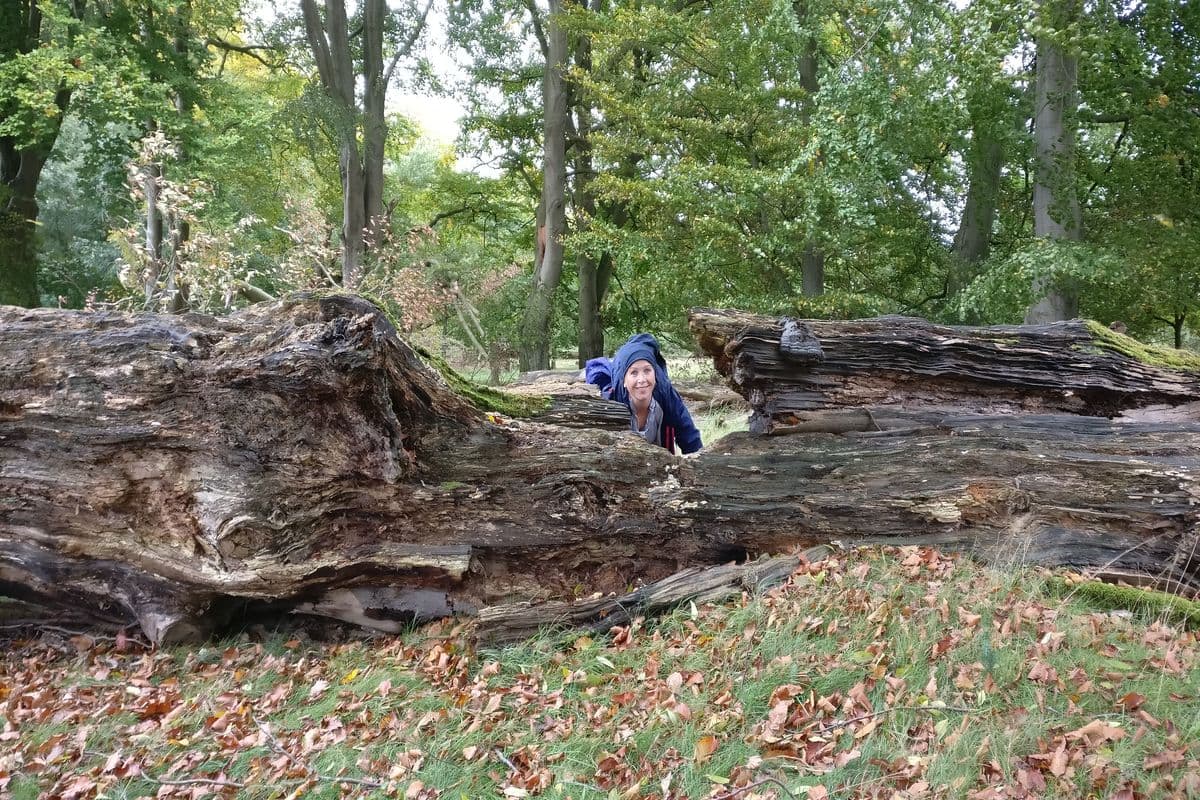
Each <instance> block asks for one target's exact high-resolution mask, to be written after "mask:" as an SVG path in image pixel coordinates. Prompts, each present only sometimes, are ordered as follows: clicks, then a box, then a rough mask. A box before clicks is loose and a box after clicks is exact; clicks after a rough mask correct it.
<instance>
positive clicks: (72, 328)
mask: <svg viewBox="0 0 1200 800" xmlns="http://www.w3.org/2000/svg"><path fill="white" fill-rule="evenodd" d="M756 320H757V321H756ZM775 322H776V323H779V324H777V325H776V326H775V327H772V325H771V324H768V322H765V321H763V319H762V318H751V317H746V316H740V317H739V316H737V315H730V314H726V315H723V316H719V315H715V314H713V313H711V312H704V313H701V314H698V315H696V316H695V317H694V318H693V327H694V329H695V330H697V332H698V333H699V335H700V337H701V342H702V344H704V346H705V347H706V348H707V349H709V350H710V351H711V352H716V353H718V356H717V361H718V364H719V365H720V366H722V367H724V368H727V369H728V368H732V369H733V371H734V374H735V380H738V379H740V380H743V381H744V380H745V379H746V378H747V376H751V377H754V376H756V377H754V380H752V381H751V384H750V386H751V389H750V392H749V393H750V396H751V399H752V400H755V401H756V402H757V405H756V408H758V409H759V412H760V414H764V413H767V412H768V411H770V407H769V405H767V406H764V405H762V404H763V403H767V404H770V403H772V402H775V400H776V399H778V398H779V397H783V396H784V395H783V394H779V393H776V394H772V393H770V392H769V391H768V389H769V385H768V380H767V374H768V372H770V373H772V374H774V375H776V378H775V379H776V380H778V381H780V382H781V383H782V382H791V384H792V385H798V384H799V383H802V382H803V381H804V380H806V378H804V376H805V375H809V378H808V380H810V382H811V383H812V386H813V387H814V389H813V393H816V392H817V391H818V388H817V387H819V391H820V392H823V393H824V394H825V396H826V398H827V400H828V402H827V403H826V405H827V406H832V407H834V410H833V411H827V412H826V417H825V418H824V419H823V420H809V423H810V425H809V427H810V429H811V430H813V432H806V433H804V432H794V433H793V434H792V435H787V436H783V435H775V436H756V435H752V434H735V435H733V436H730V437H726V438H725V439H723V440H721V441H719V442H716V443H713V444H711V445H710V447H709V448H708V449H707V450H706V451H705V453H704V454H703V455H702V456H701V457H699V458H696V459H686V460H678V459H676V458H675V457H673V456H671V455H670V454H668V453H667V452H666V451H665V450H663V449H662V448H657V447H653V446H650V445H648V444H647V443H645V442H644V441H641V440H640V439H638V438H637V437H633V436H629V435H627V434H625V433H624V432H612V431H608V430H592V429H568V428H564V427H560V426H557V425H549V424H538V423H535V422H528V421H525V422H520V423H514V424H498V423H497V422H496V421H495V420H496V419H497V418H496V417H495V416H494V415H484V414H483V413H481V412H479V411H477V410H475V408H473V407H472V406H470V405H468V404H467V403H466V402H465V401H464V400H463V399H462V398H461V397H459V396H458V395H455V394H453V393H452V392H450V391H449V390H448V389H447V388H446V383H445V382H444V380H443V379H442V378H441V376H439V375H437V374H435V373H433V372H431V371H430V370H429V368H428V367H426V366H425V365H424V363H423V362H422V361H421V360H420V359H419V358H418V357H417V355H416V354H415V353H414V351H412V350H411V349H409V347H408V346H407V345H406V344H405V343H404V342H403V341H401V340H400V339H399V338H398V337H397V334H396V331H395V329H394V328H393V327H392V326H391V324H390V323H389V322H388V321H387V320H386V318H384V316H383V315H382V313H381V312H379V310H378V309H377V308H375V307H374V306H372V305H371V304H369V303H367V302H366V301H364V300H361V299H359V298H355V297H352V296H337V295H335V296H326V297H321V298H316V297H310V296H304V295H300V296H296V297H293V298H289V299H286V300H283V301H279V302H276V303H273V304H260V305H256V306H252V307H250V308H248V309H246V310H244V311H242V312H239V313H238V314H235V315H233V316H230V317H226V318H220V319H217V318H212V317H207V316H201V315H186V314H185V315H180V316H155V315H140V316H129V315H120V314H115V313H110V312H100V313H83V312H71V311H61V310H49V309H41V310H33V311H26V310H23V309H17V308H11V307H8V308H4V309H0V375H4V376H5V379H4V381H3V382H2V383H0V441H2V442H3V447H0V591H3V592H4V593H6V594H10V595H13V596H16V597H20V598H23V599H28V600H35V601H38V602H40V603H43V604H49V605H55V606H58V607H64V608H71V609H75V610H79V609H84V610H86V612H87V613H90V614H92V615H93V616H94V617H96V618H98V619H104V620H108V621H111V622H115V623H126V622H129V621H131V620H132V621H136V622H137V623H138V624H140V625H141V626H142V628H143V629H144V630H145V631H146V633H147V634H148V635H149V636H150V637H151V638H152V639H153V640H155V641H160V642H161V641H171V640H175V639H181V638H187V637H194V636H197V635H204V634H205V633H206V632H208V631H210V630H212V629H213V628H214V627H215V626H218V625H220V624H221V623H222V622H223V621H224V620H225V619H228V618H229V617H230V616H233V615H240V614H243V613H246V612H247V611H252V610H256V609H257V610H264V609H286V610H296V611H301V612H304V613H314V614H325V615H329V616H334V617H337V618H340V619H346V620H352V621H355V622H358V623H361V624H367V625H372V626H375V627H379V628H384V629H392V630H394V629H397V628H398V627H399V626H400V625H401V624H403V621H404V620H408V619H412V618H413V617H414V616H416V617H428V616H438V615H445V614H451V613H472V612H473V611H477V610H479V609H481V608H483V607H485V606H487V605H491V604H496V603H502V602H509V601H513V600H537V599H553V598H559V599H562V598H570V597H573V596H575V593H576V592H577V591H578V590H579V589H580V588H582V589H583V590H584V591H585V592H592V591H601V592H608V591H616V592H619V593H624V592H625V591H626V590H627V587H629V586H630V585H631V584H633V585H637V584H640V583H647V582H654V581H659V580H663V579H665V578H667V577H669V576H671V575H673V574H675V573H677V572H679V571H681V570H686V569H689V568H692V567H698V566H708V565H714V564H721V563H725V562H728V561H731V560H735V561H741V560H743V559H745V558H750V557H754V556H757V555H759V554H763V553H775V552H781V551H787V550H791V549H793V548H797V547H810V546H814V545H817V544H821V543H827V542H831V541H834V540H838V541H842V542H845V543H856V542H873V543H894V544H914V543H921V544H932V545H937V546H939V547H943V548H948V549H958V550H967V551H970V552H974V553H977V554H978V555H980V556H981V557H983V558H985V559H988V560H991V561H993V562H995V563H1001V564H1005V565H1008V564H1011V563H1014V562H1018V561H1028V562H1032V563H1037V564H1045V565H1050V566H1056V565H1064V564H1069V565H1072V566H1073V567H1075V568H1092V569H1095V570H1097V571H1100V572H1104V573H1107V574H1113V575H1116V574H1121V575H1127V576H1133V577H1135V578H1140V579H1145V580H1147V581H1151V580H1157V581H1158V582H1159V584H1160V585H1164V586H1169V587H1174V588H1176V589H1183V590H1194V589H1196V588H1197V587H1198V586H1200V564H1197V563H1195V562H1194V561H1193V560H1191V553H1192V552H1194V549H1195V547H1196V546H1197V544H1198V542H1197V531H1200V506H1198V505H1197V504H1196V502H1195V499H1196V497H1197V496H1200V483H1198V481H1197V477H1196V476H1197V474H1200V473H1197V472H1196V470H1194V469H1193V468H1192V467H1194V465H1195V463H1196V462H1195V459H1194V457H1193V456H1192V455H1191V454H1193V453H1195V452H1196V451H1197V448H1200V424H1197V423H1196V422H1195V420H1194V419H1186V418H1180V419H1177V420H1175V421H1171V422H1164V421H1159V422H1155V423H1147V422H1138V421H1136V420H1135V419H1133V418H1132V417H1131V416H1129V418H1127V419H1125V420H1122V421H1118V422H1111V421H1109V420H1107V419H1103V418H1099V417H1087V416H1079V415H1072V414H1063V413H1048V412H1052V411H1053V410H1054V408H1055V407H1056V406H1055V403H1053V402H1051V399H1052V398H1054V397H1055V396H1058V397H1060V400H1059V401H1058V402H1059V404H1063V403H1067V401H1066V400H1065V399H1061V398H1062V396H1063V395H1064V394H1065V393H1066V392H1068V391H1074V392H1079V391H1088V390H1090V391H1094V392H1098V393H1099V394H1101V395H1104V394H1107V395H1108V396H1110V397H1112V398H1113V399H1114V400H1115V399H1117V398H1121V399H1122V402H1123V403H1126V405H1127V406H1129V405H1133V403H1129V401H1128V400H1127V398H1128V397H1133V398H1134V400H1135V401H1136V400H1138V399H1140V400H1142V401H1146V402H1148V401H1150V400H1154V399H1157V400H1159V401H1163V400H1168V401H1171V400H1174V401H1181V400H1188V399H1195V397H1196V394H1197V387H1196V385H1195V384H1196V381H1195V378H1194V376H1190V375H1182V374H1181V375H1171V374H1170V373H1169V371H1168V370H1163V369H1160V368H1151V367H1148V366H1145V365H1139V364H1137V363H1136V362H1134V361H1133V360H1132V359H1129V358H1127V357H1123V356H1121V355H1120V354H1119V353H1116V352H1113V351H1112V350H1111V349H1109V346H1108V345H1106V344H1105V342H1104V340H1101V339H1091V340H1085V339H1084V336H1083V333H1082V331H1080V330H1079V329H1078V326H1077V325H1076V326H1071V325H1061V326H1048V327H1047V328H1043V329H1037V330H1034V331H1029V332H1023V331H1021V330H1019V329H1007V328H1001V329H991V328H980V329H948V328H936V329H931V328H922V327H920V326H919V325H916V324H915V323H914V322H912V321H904V320H875V321H863V322H859V323H840V324H839V323H825V327H818V325H817V324H816V323H812V324H811V325H812V328H811V330H812V332H814V336H815V338H816V344H817V345H818V346H819V348H820V351H821V352H822V353H823V355H824V360H823V361H819V362H818V361H815V360H813V359H812V358H807V359H805V358H801V357H800V354H801V353H802V352H804V350H805V348H804V347H802V346H800V344H798V343H797V339H796V337H795V336H794V335H792V333H789V328H788V326H787V322H786V321H784V322H780V321H775ZM839 325H840V326H841V327H838V326H839ZM722 331H733V332H734V335H726V334H724V333H722ZM722 336H725V338H724V339H723V340H722V338H721V337H722ZM722 341H723V343H722ZM889 341H894V342H896V344H895V345H889V344H888V343H889ZM1089 341H1090V345H1088V342H1089ZM1077 346H1093V347H1095V348H1096V349H1097V351H1098V352H1095V353H1088V352H1084V351H1081V350H1079V349H1077ZM807 350H808V351H810V352H811V351H812V350H813V348H812V347H811V346H809V347H808V348H807ZM881 350H882V351H883V352H878V351H881ZM35 353H36V357H34V354H35ZM751 359H752V360H753V365H754V367H755V371H753V373H751V372H748V371H747V370H748V364H749V361H748V360H751ZM988 359H993V360H997V361H999V362H1000V364H999V366H997V367H995V368H991V367H989V365H988V363H987V360H988ZM1081 361H1088V362H1089V364H1090V366H1087V367H1085V366H1084V365H1083V364H1081V363H1079V362H1081ZM881 365H887V366H886V368H885V367H883V366H881ZM810 373H811V375H810ZM739 376H740V378H739ZM1088 376H1090V378H1088V380H1087V381H1085V380H1084V379H1085V378H1087V377H1088ZM838 381H840V387H839V386H838ZM956 381H957V382H961V383H962V384H963V386H962V387H961V391H959V392H954V391H953V390H952V388H951V387H952V384H954V383H955V382H956ZM1005 381H1007V382H1008V383H1007V385H1003V384H1004V382H1005ZM923 383H932V384H934V386H935V387H940V389H939V390H938V391H936V392H935V391H934V390H933V389H930V388H929V387H926V386H923V385H922V384H923ZM835 390H836V391H835ZM976 393H982V398H983V399H982V400H981V401H979V402H978V403H977V402H976V401H975V400H974V399H972V398H974V396H975V394H976ZM876 396H878V397H881V398H884V399H885V400H886V399H887V398H889V397H893V396H900V397H903V398H905V399H906V401H907V402H909V403H912V405H913V406H914V407H916V406H917V404H918V401H925V400H928V399H930V398H931V397H932V398H933V399H936V400H941V401H942V407H941V408H940V409H939V408H936V407H935V406H936V404H925V405H921V406H920V408H919V409H916V410H913V408H909V407H907V406H906V404H905V403H896V404H894V405H892V406H887V407H884V406H878V405H876V406H874V407H872V406H871V405H870V404H871V403H872V402H873V401H874V398H875V397H876ZM1001 398H1007V399H1008V406H1009V410H1010V411H1012V410H1013V409H1015V408H1018V407H1020V408H1027V409H1030V410H1031V411H1034V410H1036V411H1038V412H1040V413H1029V414H1013V413H1008V414H1000V415H997V414H989V413H984V414H979V413H972V412H971V411H964V410H963V408H962V407H961V406H957V407H956V405H955V403H954V402H951V401H959V402H962V403H965V404H967V408H975V407H980V408H982V409H983V410H985V411H989V410H991V409H992V408H995V407H997V406H999V405H1001V403H1000V399H1001ZM810 399H811V398H810ZM1093 399H1094V398H1093ZM852 402H861V403H864V404H866V405H865V407H860V408H845V406H848V405H850V404H851V403H852ZM838 405H841V406H842V407H843V410H841V411H837V410H836V406H838ZM1076 410H1079V411H1087V410H1089V409H1088V408H1078V409H1076ZM1185 410H1186V409H1185ZM1192 413H1193V414H1194V413H1195V412H1194V410H1193V411H1192ZM816 422H820V423H821V424H822V426H823V429H824V430H823V432H819V431H817V430H816V429H815V428H814V425H813V424H812V423H816ZM794 427H796V428H802V427H804V426H803V425H796V426H794ZM832 430H837V431H840V432H839V433H836V434H835V433H830V432H829V431H832ZM774 432H775V433H779V432H780V431H779V428H778V427H777V428H775V430H774Z"/></svg>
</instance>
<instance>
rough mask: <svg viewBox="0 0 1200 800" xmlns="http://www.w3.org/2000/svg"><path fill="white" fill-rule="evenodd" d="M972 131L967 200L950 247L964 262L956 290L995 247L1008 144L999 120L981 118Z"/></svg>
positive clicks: (954, 288)
mask: <svg viewBox="0 0 1200 800" xmlns="http://www.w3.org/2000/svg"><path fill="white" fill-rule="evenodd" d="M971 132H972V134H973V136H972V139H971V151H970V157H969V158H968V161H967V174H968V182H967V199H966V201H965V202H964V203H963V210H962V217H961V218H960V219H959V223H958V231H957V232H956V233H955V234H954V242H953V244H952V245H951V246H950V252H951V254H952V255H953V256H954V257H955V259H956V260H957V261H958V262H959V264H960V265H961V268H960V269H959V270H958V272H957V274H955V275H954V276H953V279H952V281H951V284H952V286H951V291H952V292H957V291H959V290H961V289H962V288H964V287H965V286H966V285H967V283H968V282H969V277H968V275H969V273H970V272H972V271H973V270H972V268H973V267H976V266H977V265H979V264H981V263H982V262H983V261H984V260H985V259H986V258H987V256H988V252H989V250H990V249H991V237H992V226H993V225H994V224H995V221H996V203H997V201H998V199H999V196H1000V171H1001V169H1002V168H1003V167H1004V143H1003V141H1002V140H1001V139H1000V136H999V135H998V132H997V131H996V130H995V121H994V120H984V119H977V120H976V121H975V123H974V124H973V125H972V127H971Z"/></svg>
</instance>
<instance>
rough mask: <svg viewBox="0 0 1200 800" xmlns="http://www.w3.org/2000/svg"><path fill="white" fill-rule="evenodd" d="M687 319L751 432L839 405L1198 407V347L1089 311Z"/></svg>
mask: <svg viewBox="0 0 1200 800" xmlns="http://www.w3.org/2000/svg"><path fill="white" fill-rule="evenodd" d="M689 323H690V326H691V329H692V333H693V334H694V335H695V337H696V341H697V342H698V343H699V344H700V346H701V348H702V349H703V350H704V352H706V353H707V354H708V355H709V356H711V357H712V358H713V360H714V362H715V363H716V365H717V369H718V370H719V371H720V372H721V373H722V374H724V375H727V376H729V379H730V383H731V385H732V386H733V388H734V389H735V390H736V391H737V392H738V393H740V394H741V395H742V396H743V397H746V398H747V399H748V400H749V401H750V405H751V408H752V409H753V414H752V420H751V430H753V431H757V432H769V431H771V430H774V429H776V428H778V427H779V426H785V427H786V426H791V425H797V424H801V423H803V422H804V421H806V420H808V419H810V418H811V417H812V416H813V414H814V412H824V411H827V410H829V409H836V408H847V407H855V408H863V407H866V408H881V409H907V410H916V409H923V410H931V409H941V410H944V411H950V410H954V411H967V412H973V413H979V414H1009V413H1046V412H1061V413H1066V414H1084V415H1091V416H1103V417H1116V416H1122V415H1124V416H1129V417H1136V418H1139V419H1160V420H1165V419H1178V418H1191V419H1200V408H1198V407H1197V405H1188V404H1197V402H1198V401H1200V356H1197V355H1195V354H1191V353H1186V352H1180V351H1174V350H1168V349H1164V348H1154V347H1148V346H1146V345H1142V344H1141V343H1139V342H1137V341H1136V340H1134V339H1132V338H1130V337H1128V336H1125V335H1123V334H1119V333H1115V332H1113V331H1110V330H1108V329H1107V328H1105V327H1104V326H1102V325H1100V324H1098V323H1095V322H1089V321H1086V320H1073V321H1070V322H1056V323H1053V324H1050V325H998V326H992V327H950V326H945V325H934V324H932V323H930V322H927V321H926V320H922V319H913V318H910V317H879V318H875V319H864V320H850V321H824V320H796V319H791V318H788V317H764V316H759V315H754V314H746V313H743V312H739V311H727V310H716V309H696V310H693V311H692V313H691V316H690V318H689ZM1184 405H1188V407H1187V411H1186V413H1184V414H1180V413H1179V411H1178V409H1179V407H1180V406H1184ZM1137 410H1141V413H1138V414H1131V412H1134V411H1137Z"/></svg>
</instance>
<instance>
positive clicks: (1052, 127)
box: [1025, 0, 1083, 324]
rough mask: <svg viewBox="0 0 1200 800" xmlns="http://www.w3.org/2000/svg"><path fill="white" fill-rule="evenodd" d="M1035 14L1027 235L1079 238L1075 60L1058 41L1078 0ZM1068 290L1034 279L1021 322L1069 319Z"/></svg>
mask: <svg viewBox="0 0 1200 800" xmlns="http://www.w3.org/2000/svg"><path fill="white" fill-rule="evenodd" d="M1039 13H1040V16H1041V22H1042V24H1043V25H1044V26H1045V27H1046V28H1047V29H1048V31H1049V32H1048V33H1043V34H1042V35H1041V36H1039V37H1038V43H1037V78H1036V80H1037V86H1036V93H1035V97H1034V148H1035V152H1034V162H1035V163H1034V167H1035V174H1034V186H1033V234H1034V236H1038V237H1043V238H1047V239H1055V240H1060V241H1072V242H1077V241H1079V240H1080V239H1081V238H1082V233H1083V222H1082V217H1081V214H1080V209H1079V195H1078V191H1077V189H1076V186H1075V133H1076V131H1075V127H1076V124H1077V123H1076V116H1077V113H1076V112H1077V109H1078V105H1079V96H1078V75H1077V66H1076V59H1075V56H1074V55H1073V54H1071V53H1070V52H1069V51H1068V49H1067V48H1068V44H1067V43H1066V42H1063V41H1062V37H1064V36H1066V31H1067V30H1068V28H1069V27H1070V26H1071V24H1072V23H1073V22H1075V21H1077V19H1078V17H1079V14H1080V13H1081V9H1080V6H1079V2H1078V0H1041V3H1040V11H1039ZM1077 294H1078V293H1077V291H1075V290H1073V289H1072V288H1071V287H1068V286H1062V285H1057V284H1056V283H1055V282H1054V281H1053V280H1052V279H1051V278H1050V277H1049V276H1044V275H1043V276H1038V277H1037V278H1035V279H1034V284H1033V295H1034V298H1035V299H1034V303H1033V305H1032V306H1030V308H1029V310H1028V311H1027V312H1026V313H1025V322H1026V323H1028V324H1041V323H1046V322H1056V321H1058V320H1065V319H1072V318H1074V317H1075V316H1076V315H1077V314H1078V307H1079V298H1078V296H1077Z"/></svg>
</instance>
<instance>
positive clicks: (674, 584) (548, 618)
mask: <svg viewBox="0 0 1200 800" xmlns="http://www.w3.org/2000/svg"><path fill="white" fill-rule="evenodd" d="M827 550H828V548H825V547H815V548H812V549H810V550H809V551H808V552H807V553H805V554H804V558H805V559H806V560H808V561H809V562H812V561H818V560H820V559H822V558H823V557H824V556H825V554H826V551H827ZM800 562H801V557H800V556H795V555H787V556H776V557H775V558H768V559H762V560H759V561H754V562H749V563H746V564H722V565H720V566H716V567H708V568H704V567H691V568H689V569H686V570H683V571H681V572H677V573H675V574H674V575H670V576H668V577H666V578H663V579H662V580H660V581H656V582H655V583H652V584H649V585H648V586H643V587H641V588H640V589H635V590H634V591H632V592H629V593H627V594H625V595H623V596H621V597H616V596H609V597H598V598H594V599H588V600H580V601H575V602H569V601H553V600H552V601H549V602H545V603H530V602H522V603H513V604H511V605H504V606H490V607H488V608H485V609H483V610H482V611H480V613H479V627H478V630H479V632H480V636H479V638H480V639H481V640H483V641H484V642H487V643H489V644H500V643H504V642H513V641H518V640H520V639H527V638H529V637H530V636H534V635H535V634H537V633H539V632H540V631H543V630H545V629H547V628H555V627H559V628H562V627H565V628H582V629H585V630H589V631H591V632H593V633H601V632H603V631H607V630H610V629H612V628H613V627H614V626H616V625H628V624H629V623H630V622H631V621H632V620H633V618H634V617H635V616H636V615H637V614H653V613H655V612H658V611H664V610H667V609H669V608H672V607H674V606H676V605H679V604H680V603H683V602H686V601H688V600H691V601H693V602H700V603H714V602H718V601H720V600H724V599H725V598H727V597H730V596H731V595H738V594H741V593H742V592H758V591H762V590H763V589H766V588H769V587H771V586H773V585H775V584H777V583H780V582H782V581H784V580H786V579H787V577H788V576H789V575H791V574H792V572H793V571H795V569H796V567H797V566H799V564H800Z"/></svg>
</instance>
